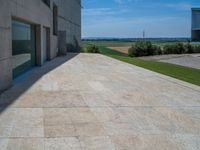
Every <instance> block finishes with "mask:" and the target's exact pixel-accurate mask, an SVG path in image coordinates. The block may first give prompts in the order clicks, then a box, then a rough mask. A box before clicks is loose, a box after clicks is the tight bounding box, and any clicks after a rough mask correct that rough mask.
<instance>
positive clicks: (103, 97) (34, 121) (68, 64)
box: [0, 54, 200, 150]
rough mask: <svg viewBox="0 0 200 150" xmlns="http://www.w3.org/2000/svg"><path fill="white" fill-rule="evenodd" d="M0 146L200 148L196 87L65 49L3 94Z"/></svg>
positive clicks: (199, 90)
mask: <svg viewBox="0 0 200 150" xmlns="http://www.w3.org/2000/svg"><path fill="white" fill-rule="evenodd" d="M0 149H1V150H134V149H136V150H199V149H200V87H198V86H195V85H191V84H189V83H185V82H182V81H179V80H176V79H173V78H170V77H167V76H164V75H160V74H157V73H154V72H151V71H148V70H145V69H142V68H139V67H136V66H133V65H129V64H126V63H123V62H120V61H117V60H114V59H111V58H108V57H105V56H102V55H92V54H78V55H75V54H69V55H68V56H67V57H60V58H56V59H55V60H53V61H51V62H48V63H47V64H45V65H44V66H43V67H41V68H35V69H33V70H31V71H29V72H28V73H26V74H25V75H23V76H21V77H20V78H18V79H16V81H15V83H14V86H13V87H12V88H11V89H10V90H8V91H6V92H5V93H3V94H2V95H1V96H0Z"/></svg>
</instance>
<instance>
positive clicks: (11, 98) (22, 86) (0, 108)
mask: <svg viewBox="0 0 200 150" xmlns="http://www.w3.org/2000/svg"><path fill="white" fill-rule="evenodd" d="M77 55H78V53H68V54H67V55H66V56H60V57H56V58H55V59H53V60H51V61H49V62H46V63H45V64H44V65H43V66H42V67H34V68H32V69H31V70H29V71H27V72H26V73H24V74H23V75H21V76H19V77H17V78H16V79H14V81H13V84H12V87H10V88H9V89H8V90H6V91H4V92H3V93H0V114H1V113H2V112H4V111H5V110H6V109H7V108H8V107H9V106H10V105H12V104H13V103H14V102H15V101H16V100H17V99H18V98H19V97H20V96H21V95H23V93H25V92H26V91H28V90H29V88H31V87H32V86H33V85H34V84H35V83H36V82H37V81H38V80H39V79H41V78H42V77H43V76H44V75H46V74H48V73H49V72H51V71H53V70H54V69H56V68H58V67H59V66H61V65H62V64H64V63H66V62H68V61H70V60H71V59H73V58H74V57H76V56H77Z"/></svg>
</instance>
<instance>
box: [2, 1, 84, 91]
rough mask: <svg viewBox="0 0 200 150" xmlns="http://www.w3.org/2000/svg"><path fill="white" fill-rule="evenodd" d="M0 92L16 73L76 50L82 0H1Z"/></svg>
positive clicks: (79, 34)
mask: <svg viewBox="0 0 200 150" xmlns="http://www.w3.org/2000/svg"><path fill="white" fill-rule="evenodd" d="M0 4H1V5H0V92H1V91H3V90H5V89H7V88H8V87H10V85H11V84H12V81H13V79H14V78H15V77H17V76H19V75H21V74H22V73H24V72H25V71H27V70H28V69H30V68H31V67H33V66H36V65H43V64H44V63H45V62H46V61H48V60H51V59H53V58H55V57H56V56H57V55H63V54H64V55H65V54H66V53H67V51H73V52H77V51H79V45H80V42H81V0H0Z"/></svg>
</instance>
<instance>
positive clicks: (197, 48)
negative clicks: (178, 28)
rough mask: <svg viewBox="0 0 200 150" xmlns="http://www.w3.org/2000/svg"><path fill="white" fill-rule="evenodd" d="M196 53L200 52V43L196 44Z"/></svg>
mask: <svg viewBox="0 0 200 150" xmlns="http://www.w3.org/2000/svg"><path fill="white" fill-rule="evenodd" d="M193 48H194V53H200V45H194V46H193Z"/></svg>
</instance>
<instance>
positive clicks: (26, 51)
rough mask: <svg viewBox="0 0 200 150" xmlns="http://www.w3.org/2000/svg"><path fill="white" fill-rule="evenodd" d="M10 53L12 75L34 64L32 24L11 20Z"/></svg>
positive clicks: (33, 32)
mask: <svg viewBox="0 0 200 150" xmlns="http://www.w3.org/2000/svg"><path fill="white" fill-rule="evenodd" d="M12 55H13V56H12V61H13V76H14V77H16V76H18V75H19V74H21V73H23V72H25V71H26V70H27V69H29V68H30V67H31V66H33V65H35V30H34V26H33V25H30V24H26V23H23V22H19V21H15V20H13V21H12Z"/></svg>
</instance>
